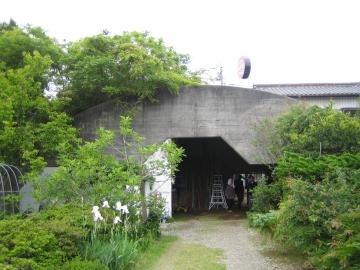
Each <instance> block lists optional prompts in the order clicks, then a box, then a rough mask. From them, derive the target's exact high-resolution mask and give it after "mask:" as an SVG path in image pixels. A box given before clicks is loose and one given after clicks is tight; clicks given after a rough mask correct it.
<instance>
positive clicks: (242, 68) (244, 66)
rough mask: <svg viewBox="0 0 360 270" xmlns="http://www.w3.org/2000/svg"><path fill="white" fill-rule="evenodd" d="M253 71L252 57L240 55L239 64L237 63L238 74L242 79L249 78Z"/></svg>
mask: <svg viewBox="0 0 360 270" xmlns="http://www.w3.org/2000/svg"><path fill="white" fill-rule="evenodd" d="M250 71H251V62H250V59H249V58H248V57H246V56H242V57H240V59H239V61H238V64H237V75H238V76H239V78H240V79H247V78H249V75H250Z"/></svg>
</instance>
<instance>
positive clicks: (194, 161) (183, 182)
mask: <svg viewBox="0 0 360 270" xmlns="http://www.w3.org/2000/svg"><path fill="white" fill-rule="evenodd" d="M172 140H173V141H174V142H175V143H176V144H177V145H178V146H181V147H182V148H184V150H185V155H186V156H185V157H184V159H183V161H182V162H181V164H180V166H179V168H178V169H179V170H178V172H177V173H176V177H175V181H174V184H173V189H172V207H173V211H174V212H176V211H177V210H183V209H186V211H189V210H195V211H203V210H207V209H208V208H209V202H210V197H211V190H212V177H213V175H215V174H216V175H222V176H223V182H224V186H225V184H226V181H227V179H228V178H231V177H233V175H234V174H236V175H238V174H250V173H258V174H260V173H263V174H267V173H269V169H268V167H267V166H265V165H262V164H249V163H248V162H247V161H246V160H245V159H243V158H242V157H241V156H240V155H239V154H238V153H237V152H236V151H235V150H234V149H233V148H232V147H231V146H230V145H229V144H228V143H227V142H226V141H225V140H224V139H223V138H222V137H202V138H199V137H195V138H194V137H192V138H173V139H172Z"/></svg>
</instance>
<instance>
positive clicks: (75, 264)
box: [61, 258, 109, 270]
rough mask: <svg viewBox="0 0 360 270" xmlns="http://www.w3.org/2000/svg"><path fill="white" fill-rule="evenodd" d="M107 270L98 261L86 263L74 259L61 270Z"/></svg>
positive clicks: (107, 269)
mask: <svg viewBox="0 0 360 270" xmlns="http://www.w3.org/2000/svg"><path fill="white" fill-rule="evenodd" d="M85 269H86V270H109V268H108V267H106V266H105V265H103V264H102V263H101V262H99V261H87V260H81V259H80V258H75V259H74V260H71V261H68V262H66V263H65V264H64V265H63V266H62V267H61V270H85Z"/></svg>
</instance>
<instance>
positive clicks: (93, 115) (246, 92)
mask: <svg viewBox="0 0 360 270" xmlns="http://www.w3.org/2000/svg"><path fill="white" fill-rule="evenodd" d="M295 102H296V101H295V100H293V99H290V98H287V97H284V96H279V95H275V94H271V93H268V92H262V91H258V90H253V89H245V88H238V87H229V86H200V87H186V88H183V89H182V90H181V91H180V94H179V95H177V96H174V95H171V94H170V93H168V92H161V93H160V94H159V95H158V102H157V103H146V104H144V105H142V106H141V107H140V108H139V112H138V113H137V116H136V117H135V119H134V122H133V126H134V129H135V130H136V131H137V132H139V133H140V134H142V135H143V136H144V137H145V138H146V143H161V142H164V141H165V140H166V139H168V138H181V137H217V136H219V137H222V138H223V139H224V140H225V141H226V142H227V143H228V144H229V145H230V146H232V147H233V148H234V150H235V151H236V152H238V153H239V154H240V155H241V156H242V157H243V158H244V159H245V160H246V161H247V162H248V163H249V164H257V163H259V162H258V158H257V157H258V153H257V151H256V148H255V147H254V146H253V145H252V141H253V136H254V127H255V126H256V124H257V123H259V121H261V120H263V119H266V118H270V117H274V116H277V115H279V114H280V113H282V112H284V111H286V110H287V109H288V108H289V106H290V105H292V104H294V103H295ZM121 113H122V110H121V106H120V105H119V104H117V103H116V102H114V101H112V102H107V103H104V104H100V105H98V106H95V107H93V108H90V109H88V110H86V111H84V112H82V113H80V114H78V115H77V116H76V125H77V126H78V127H80V128H81V129H82V136H83V137H84V138H85V139H94V138H95V131H96V129H97V128H99V127H105V128H107V129H112V130H118V129H119V116H120V115H121Z"/></svg>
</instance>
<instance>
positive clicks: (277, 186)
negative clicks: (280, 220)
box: [251, 179, 283, 213]
mask: <svg viewBox="0 0 360 270" xmlns="http://www.w3.org/2000/svg"><path fill="white" fill-rule="evenodd" d="M282 196H283V183H282V182H281V181H277V182H274V183H271V184H267V183H266V180H265V179H261V180H260V181H259V182H258V185H257V186H256V187H255V188H254V191H253V204H252V208H251V211H253V212H258V213H266V212H268V211H270V210H276V209H278V208H279V204H280V201H281V198H282Z"/></svg>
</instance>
